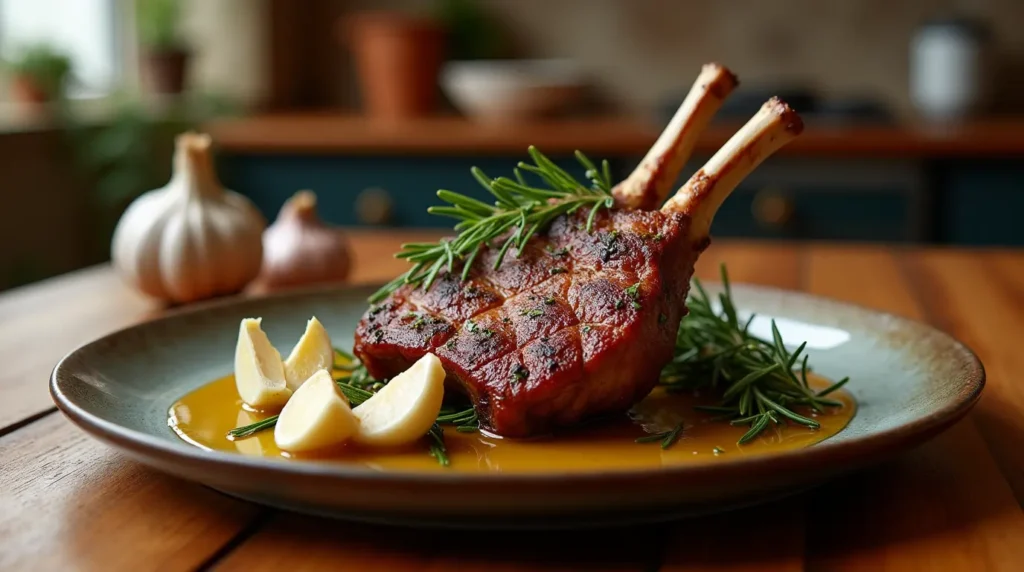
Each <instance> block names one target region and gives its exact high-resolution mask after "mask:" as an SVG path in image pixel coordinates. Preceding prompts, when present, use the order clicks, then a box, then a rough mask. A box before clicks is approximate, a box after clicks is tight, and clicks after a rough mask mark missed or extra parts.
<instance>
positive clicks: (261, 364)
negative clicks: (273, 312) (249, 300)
mask: <svg viewBox="0 0 1024 572" xmlns="http://www.w3.org/2000/svg"><path fill="white" fill-rule="evenodd" d="M262 320H263V319H262V318H246V319H244V320H242V323H241V325H240V326H239V328H238V345H237V346H235V386H236V387H237V388H238V396H239V397H241V398H242V401H244V402H245V403H246V404H248V405H249V406H250V407H255V408H256V409H261V410H268V409H277V408H279V407H281V406H282V405H284V404H285V402H286V401H288V398H289V397H290V396H291V394H292V392H291V390H290V389H288V386H287V383H286V382H285V379H284V364H282V363H281V354H279V353H277V350H276V349H274V346H273V345H271V343H270V340H269V339H267V334H265V333H263V330H262V329H261V328H260V323H261V322H262Z"/></svg>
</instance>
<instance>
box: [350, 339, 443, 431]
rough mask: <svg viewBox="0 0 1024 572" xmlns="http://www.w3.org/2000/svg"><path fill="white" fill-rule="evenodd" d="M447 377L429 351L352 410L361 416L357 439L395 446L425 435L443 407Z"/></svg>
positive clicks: (439, 361) (435, 357)
mask: <svg viewBox="0 0 1024 572" xmlns="http://www.w3.org/2000/svg"><path fill="white" fill-rule="evenodd" d="M444 377H445V373H444V367H442V365H441V360H439V359H437V356H435V355H434V354H427V355H425V356H423V357H422V358H420V359H419V361H417V362H416V363H414V364H413V365H412V367H410V368H409V369H407V370H405V371H403V372H402V373H400V374H398V376H396V377H395V378H394V379H392V380H391V381H390V382H388V384H387V385H385V386H384V387H383V388H381V390H380V391H378V392H377V393H376V394H375V395H374V396H373V397H371V398H369V399H367V400H366V401H364V402H363V403H362V404H360V405H359V406H357V407H356V408H355V409H353V410H352V412H353V413H355V415H356V417H358V418H359V434H358V435H356V441H357V442H359V443H362V444H365V445H378V446H394V445H402V444H405V443H410V442H412V441H415V440H417V439H419V438H420V437H422V436H423V435H425V434H426V433H427V431H428V430H429V429H430V427H431V426H432V425H433V424H434V421H435V420H436V419H437V414H438V413H439V412H440V411H441V401H442V400H443V399H444Z"/></svg>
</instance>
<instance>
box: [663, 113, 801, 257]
mask: <svg viewBox="0 0 1024 572" xmlns="http://www.w3.org/2000/svg"><path fill="white" fill-rule="evenodd" d="M803 129H804V123H803V121H802V120H801V119H800V116H799V115H797V113H796V112H795V111H793V110H792V109H790V108H789V106H788V105H786V104H785V103H784V102H783V101H782V100H780V99H779V98H777V97H773V98H771V99H769V100H768V102H767V103H765V104H764V105H762V106H761V109H760V110H759V111H758V112H757V114H755V115H754V117H753V118H751V119H750V121H748V122H747V124H746V125H744V126H743V127H742V128H741V129H740V130H739V131H737V132H736V134H735V135H733V136H732V138H730V139H729V141H727V142H726V144H725V145H723V146H722V148H721V149H719V150H718V152H717V153H715V154H714V156H712V157H711V159H709V160H708V162H707V163H706V164H705V165H704V167H703V168H701V170H699V171H697V172H696V173H694V175H693V176H692V177H690V180H689V181H687V182H686V184H685V185H683V187H682V188H681V189H679V191H678V192H677V193H676V194H675V196H673V197H672V198H671V199H669V201H668V202H667V203H665V206H664V207H662V208H661V210H662V211H663V212H672V211H675V212H681V213H683V214H686V215H689V216H690V219H691V222H690V239H691V241H693V242H694V243H699V242H703V241H704V240H705V239H707V237H708V232H709V230H710V228H711V220H712V219H713V218H714V216H715V213H716V212H718V207H720V206H722V201H724V200H725V198H726V197H728V196H729V193H731V192H732V191H733V189H735V188H736V187H737V185H739V184H740V182H741V181H743V179H745V178H746V177H747V175H749V174H750V173H751V171H753V170H754V169H755V168H756V167H757V166H758V165H760V164H761V161H764V160H765V159H767V158H768V156H770V155H771V154H772V153H774V152H775V151H777V150H778V149H779V148H780V147H782V146H783V145H785V144H786V143H788V142H790V141H792V140H793V139H794V138H795V137H796V136H797V135H799V134H800V133H801V132H802V131H803Z"/></svg>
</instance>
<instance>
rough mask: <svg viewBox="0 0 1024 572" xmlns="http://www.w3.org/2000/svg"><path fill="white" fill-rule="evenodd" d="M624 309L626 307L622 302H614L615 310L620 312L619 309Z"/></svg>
mask: <svg viewBox="0 0 1024 572" xmlns="http://www.w3.org/2000/svg"><path fill="white" fill-rule="evenodd" d="M625 307H626V302H625V301H624V300H616V301H615V309H616V310H621V309H623V308H625Z"/></svg>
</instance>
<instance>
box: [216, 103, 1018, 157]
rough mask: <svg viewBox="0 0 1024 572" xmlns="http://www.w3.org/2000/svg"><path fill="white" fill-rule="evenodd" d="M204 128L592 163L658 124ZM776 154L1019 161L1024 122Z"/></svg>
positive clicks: (257, 119)
mask: <svg viewBox="0 0 1024 572" xmlns="http://www.w3.org/2000/svg"><path fill="white" fill-rule="evenodd" d="M738 127H739V125H738V124H730V125H724V124H723V125H719V124H716V125H712V126H711V127H710V128H708V130H707V131H706V132H705V133H704V135H703V136H702V137H701V138H700V141H699V142H698V144H697V149H696V152H697V153H698V154H710V153H713V152H714V151H715V150H717V149H718V148H719V147H720V146H721V145H722V144H723V143H724V142H725V141H726V140H727V139H728V138H729V137H730V136H731V135H732V134H733V133H734V132H735V131H736V129H737V128H738ZM205 128H206V129H207V130H208V131H209V132H210V133H211V134H212V135H213V137H214V139H215V140H216V142H217V144H218V145H219V147H220V148H221V149H223V150H225V151H226V152H229V153H275V154H350V155H382V154H383V155H406V154H418V155H448V156H451V155H467V154H472V155H480V154H489V155H506V156H508V155H520V154H523V153H525V150H526V147H527V146H529V145H536V146H537V147H538V148H540V149H541V150H543V151H544V152H545V153H553V154H559V153H569V152H572V151H574V150H576V149H581V150H583V151H585V152H586V153H587V154H589V155H591V156H592V157H604V156H631V155H643V153H644V152H645V151H646V150H647V148H648V147H650V145H651V144H652V143H653V142H654V140H655V138H656V137H657V135H658V133H659V131H660V126H659V125H655V124H653V123H652V122H646V121H643V120H640V119H635V118H623V117H595V118H573V119H559V120H548V121H533V122H517V123H511V124H484V123H476V122H473V121H470V120H468V119H465V118H461V117H447V116H438V117H429V118H423V119H417V120H410V121H402V122H379V121H374V120H371V119H368V118H365V117H360V116H357V115H342V114H331V113H292V114H279V115H259V116H252V117H245V118H235V119H226V120H219V121H215V122H211V123H209V124H208V125H206V126H205ZM780 154H781V155H794V156H820V157H899V158H914V157H921V158H933V157H959V158H970V157H1017V156H1021V155H1024V117H1013V118H1007V119H990V120H985V121H978V122H971V123H966V124H962V125H957V126H949V127H934V126H914V125H861V126H856V125H852V124H835V123H833V124H827V123H824V122H820V123H816V122H814V121H812V120H809V121H808V124H807V128H806V130H805V132H804V134H803V135H802V136H800V137H798V138H797V139H796V140H794V141H793V142H791V143H789V144H788V145H787V146H786V147H784V148H783V149H782V150H781V151H780Z"/></svg>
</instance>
